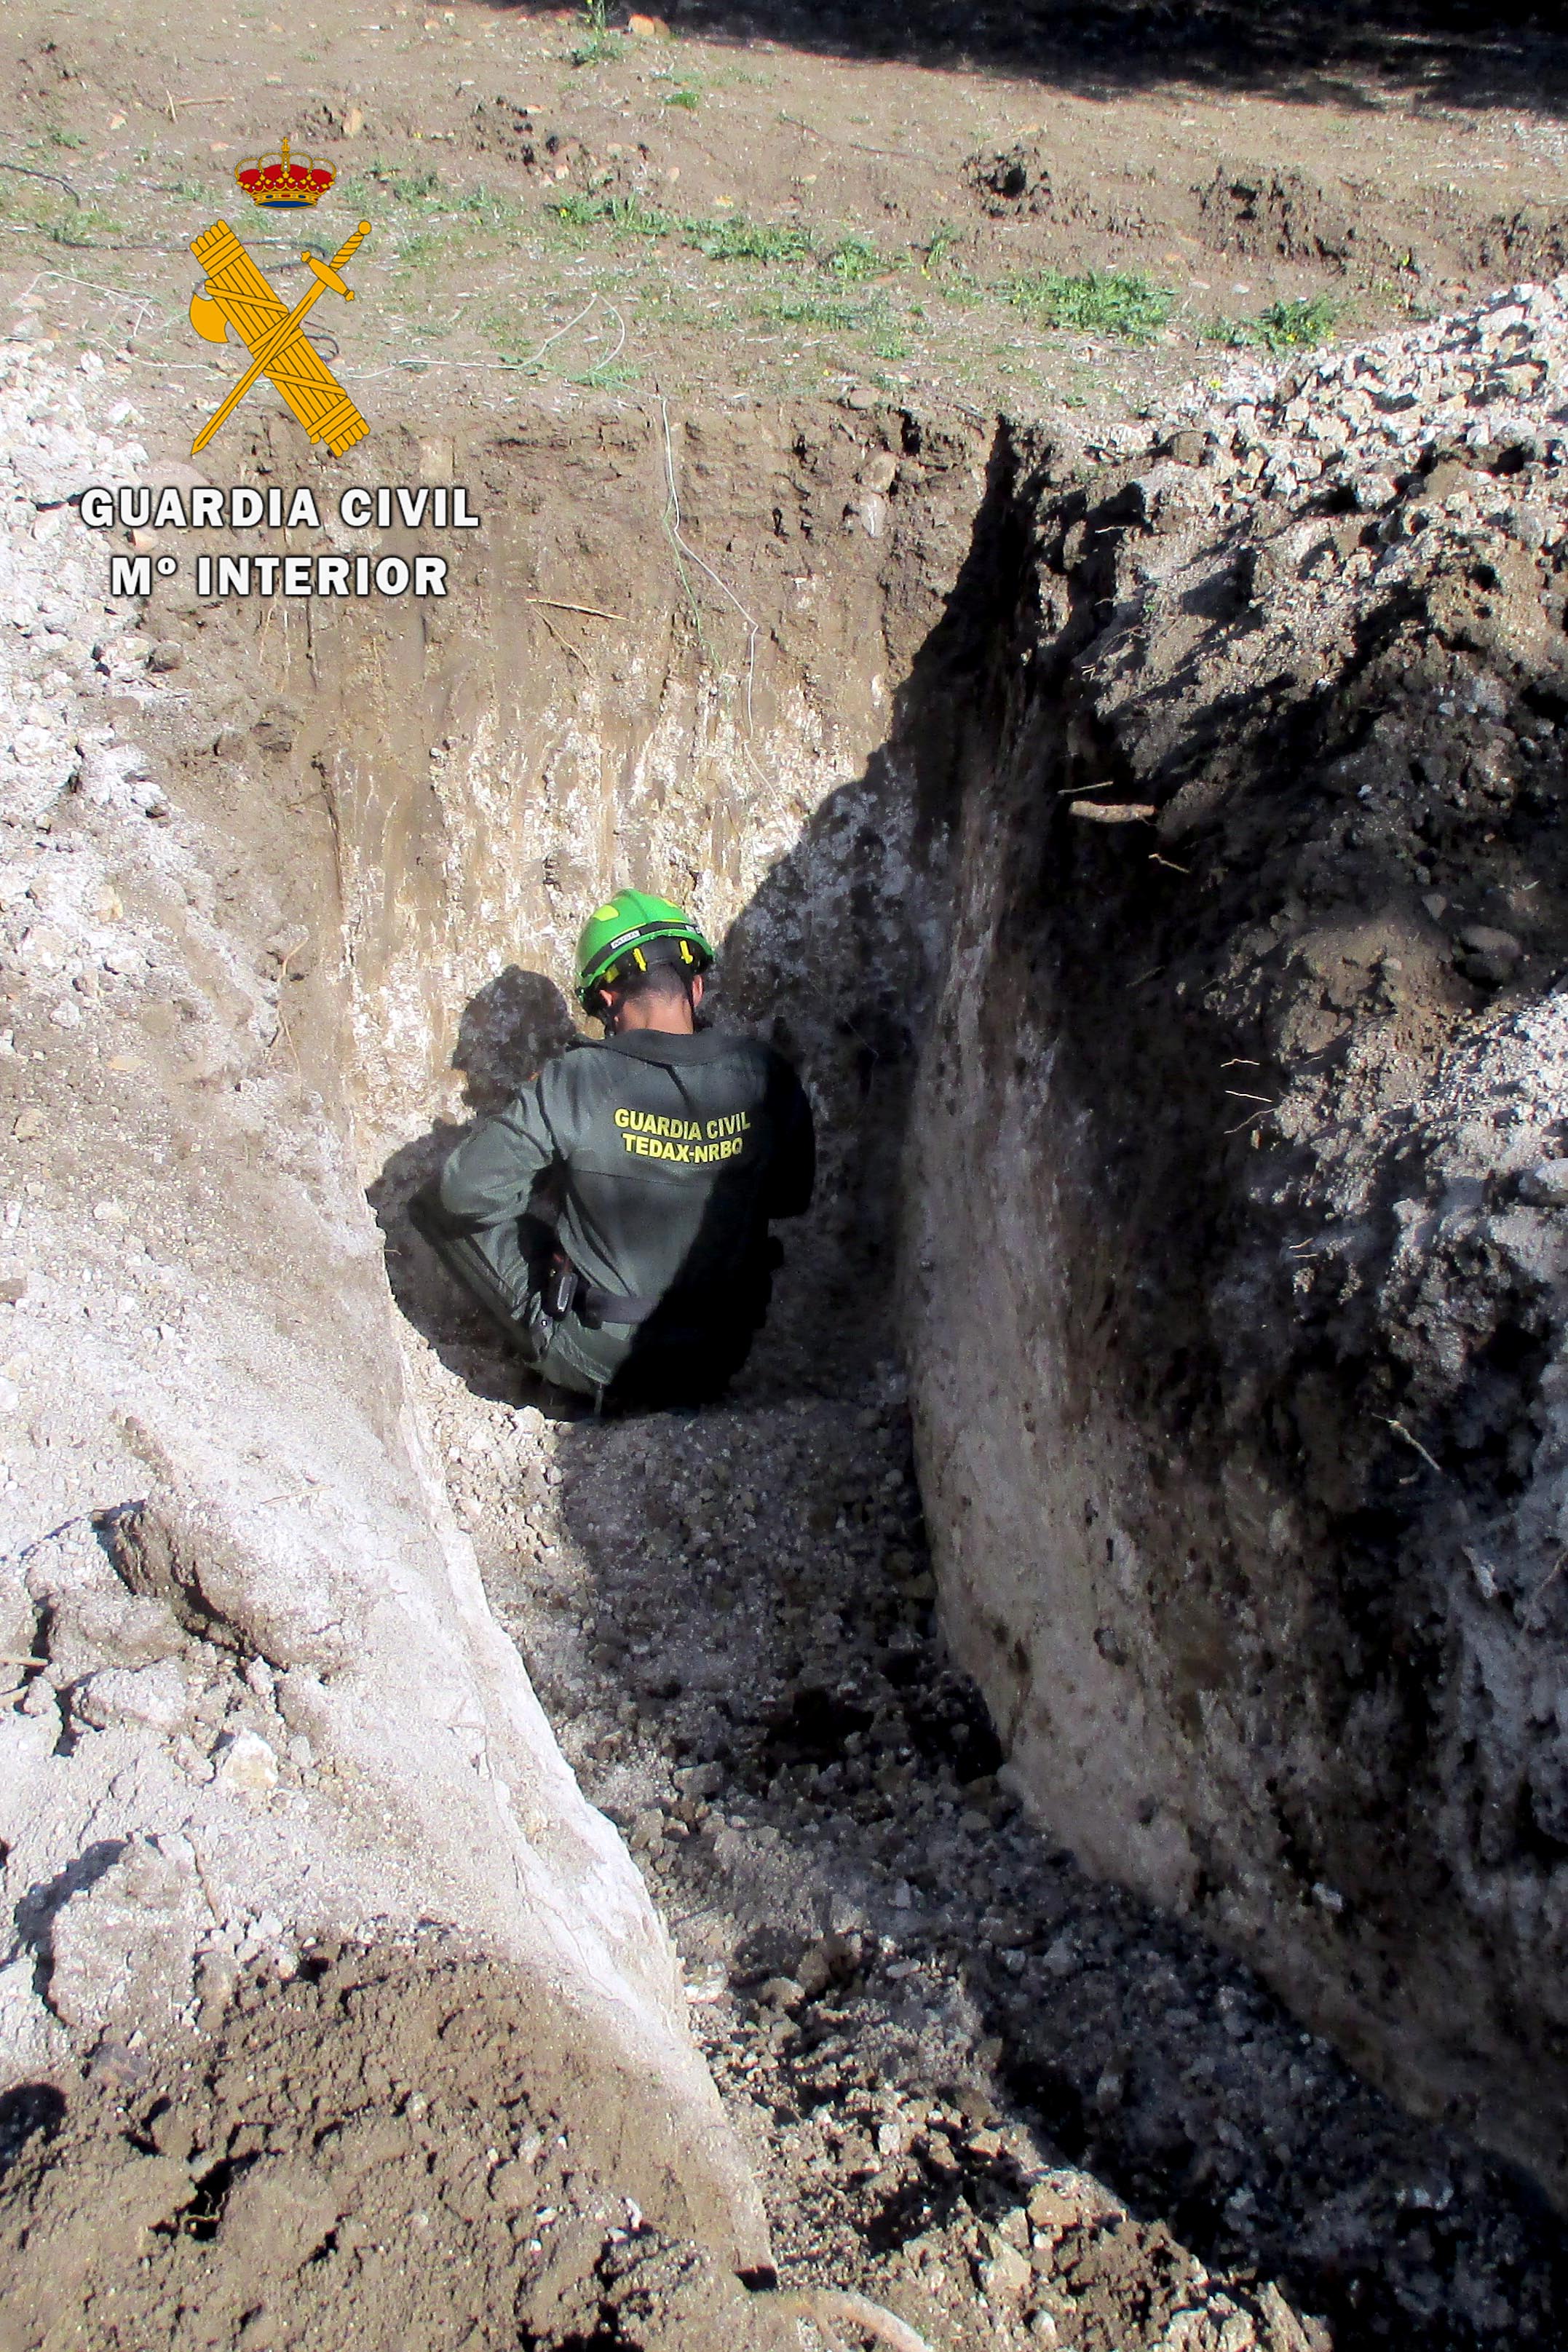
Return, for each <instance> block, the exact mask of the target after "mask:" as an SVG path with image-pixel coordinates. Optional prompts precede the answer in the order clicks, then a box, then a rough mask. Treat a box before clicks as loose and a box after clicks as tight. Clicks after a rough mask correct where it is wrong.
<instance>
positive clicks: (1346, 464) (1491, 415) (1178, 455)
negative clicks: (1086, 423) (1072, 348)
mask: <svg viewBox="0 0 1568 2352" xmlns="http://www.w3.org/2000/svg"><path fill="white" fill-rule="evenodd" d="M1216 392H1217V394H1218V396H1217V398H1216V397H1215V393H1216ZM1149 440H1150V436H1149V430H1148V426H1147V425H1137V424H1130V425H1122V426H1121V427H1120V428H1118V430H1117V431H1116V432H1115V433H1114V434H1110V435H1106V436H1102V437H1101V438H1100V439H1099V440H1097V441H1095V442H1093V443H1091V444H1090V445H1089V454H1090V455H1091V456H1100V457H1119V458H1120V457H1131V456H1132V455H1134V454H1135V453H1136V452H1137V451H1139V450H1140V449H1142V448H1145V447H1147V446H1149ZM1154 443H1155V446H1157V447H1159V448H1160V449H1162V451H1163V453H1164V454H1167V455H1169V456H1170V457H1173V458H1175V459H1176V460H1177V462H1178V463H1181V464H1184V465H1189V466H1203V467H1206V468H1207V469H1208V470H1209V471H1210V473H1211V474H1212V476H1213V480H1214V487H1215V490H1216V492H1217V491H1219V490H1221V489H1223V490H1224V491H1226V492H1227V493H1228V494H1229V495H1230V496H1231V497H1233V498H1235V497H1262V498H1265V499H1291V498H1293V497H1294V496H1295V494H1296V493H1298V492H1299V491H1302V490H1308V489H1311V490H1312V491H1313V494H1314V495H1316V496H1317V497H1320V498H1327V497H1330V496H1335V495H1338V496H1341V497H1342V498H1344V499H1347V500H1348V501H1349V502H1351V503H1352V504H1353V505H1354V506H1355V507H1357V508H1358V509H1361V510H1363V511H1366V512H1373V513H1375V512H1378V511H1381V510H1383V509H1386V508H1388V507H1390V506H1392V505H1393V504H1394V498H1395V494H1396V483H1397V479H1398V477H1399V476H1400V475H1401V474H1402V473H1408V472H1409V471H1410V470H1411V469H1412V467H1415V465H1416V464H1417V463H1418V462H1419V461H1420V459H1421V457H1422V456H1423V453H1425V452H1429V451H1431V450H1433V449H1435V448H1438V447H1441V446H1446V445H1451V446H1457V447H1462V448H1465V449H1468V450H1473V451H1477V452H1479V451H1483V450H1493V451H1499V452H1500V451H1503V450H1513V451H1515V452H1517V453H1519V457H1520V458H1521V459H1522V458H1523V457H1541V458H1544V459H1545V460H1546V461H1547V462H1548V463H1549V464H1551V465H1552V466H1561V465H1563V463H1564V462H1565V461H1568V278H1555V279H1554V280H1553V281H1552V284H1550V285H1549V286H1515V287H1510V288H1509V289H1506V290H1505V291H1503V292H1501V293H1500V294H1497V295H1495V296H1493V297H1492V298H1490V299H1489V300H1487V301H1484V302H1481V303H1479V304H1477V305H1476V306H1475V308H1474V309H1472V310H1465V311H1460V312H1457V313H1455V314H1453V315H1451V316H1445V317H1442V318H1439V319H1436V320H1433V321H1432V322H1431V323H1430V324H1429V325H1427V326H1424V327H1416V328H1413V329H1411V330H1410V331H1408V332H1407V333H1405V334H1393V335H1380V336H1379V337H1378V338H1377V339H1376V341H1373V342H1368V343H1364V344H1362V345H1360V346H1359V347H1354V346H1352V347H1351V348H1349V349H1345V350H1328V351H1323V352H1314V353H1312V354H1311V355H1310V356H1307V355H1303V356H1302V357H1300V359H1297V360H1294V361H1292V362H1289V363H1287V364H1286V365H1284V366H1281V367H1277V368H1271V367H1264V366H1260V365H1256V364H1253V363H1251V362H1248V363H1247V364H1246V365H1244V366H1241V367H1238V368H1237V369H1235V370H1233V371H1232V372H1231V373H1229V374H1228V375H1227V376H1226V378H1225V379H1224V380H1223V381H1222V382H1221V383H1219V384H1218V385H1217V386H1215V385H1212V384H1211V385H1205V384H1203V383H1197V384H1194V385H1193V386H1192V387H1191V388H1190V389H1189V390H1188V392H1187V393H1186V394H1184V397H1183V399H1182V400H1181V401H1180V402H1178V403H1177V404H1175V405H1174V406H1173V409H1172V410H1171V412H1170V413H1169V414H1168V415H1166V417H1165V418H1164V420H1163V423H1162V424H1161V425H1159V426H1158V427H1157V428H1156V432H1155V435H1154ZM1536 543H1537V544H1539V543H1540V542H1539V541H1537V542H1536Z"/></svg>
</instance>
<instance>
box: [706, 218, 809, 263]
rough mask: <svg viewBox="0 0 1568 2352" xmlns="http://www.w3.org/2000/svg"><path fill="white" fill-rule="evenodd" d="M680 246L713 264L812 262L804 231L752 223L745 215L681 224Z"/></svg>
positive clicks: (807, 234)
mask: <svg viewBox="0 0 1568 2352" xmlns="http://www.w3.org/2000/svg"><path fill="white" fill-rule="evenodd" d="M680 242H681V243H682V245H689V246H690V247H692V248H693V249H694V250H695V251H696V252H698V253H700V254H703V255H705V256H706V257H707V258H708V259H709V260H710V261H761V262H763V263H771V262H780V261H786V262H787V261H809V260H810V259H811V257H812V244H811V236H810V234H809V232H808V231H807V230H805V229H804V228H793V227H784V226H781V225H780V224H779V223H777V222H775V221H752V220H748V219H747V218H746V216H745V215H744V214H743V213H736V214H734V215H720V216H719V217H718V218H716V219H713V220H686V221H682V222H681V224H680Z"/></svg>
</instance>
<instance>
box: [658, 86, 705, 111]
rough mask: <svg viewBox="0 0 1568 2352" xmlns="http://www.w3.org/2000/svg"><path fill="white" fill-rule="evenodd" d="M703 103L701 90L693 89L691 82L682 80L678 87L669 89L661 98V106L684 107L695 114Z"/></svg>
mask: <svg viewBox="0 0 1568 2352" xmlns="http://www.w3.org/2000/svg"><path fill="white" fill-rule="evenodd" d="M701 103H702V97H701V93H700V91H699V90H695V89H692V87H691V84H690V83H689V82H682V83H681V84H680V87H679V89H667V90H666V91H665V92H664V95H663V96H662V98H661V99H660V100H659V104H660V105H661V106H680V107H684V108H685V110H686V111H687V113H688V114H695V113H696V111H697V110H698V108H699V107H700V105H701Z"/></svg>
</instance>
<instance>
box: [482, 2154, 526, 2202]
mask: <svg viewBox="0 0 1568 2352" xmlns="http://www.w3.org/2000/svg"><path fill="white" fill-rule="evenodd" d="M489 2192H490V2196H491V2198H492V2200H494V2202H495V2203H496V2204H498V2205H499V2206H500V2208H501V2210H502V2211H503V2212H508V2213H510V2212H515V2211H516V2210H518V2208H519V2207H520V2206H523V2205H531V2204H532V2202H533V2199H534V2179H533V2168H532V2166H531V2165H528V2164H522V2163H520V2162H518V2161H517V2160H516V2159H515V2158H514V2160H513V2161H512V2162H511V2163H510V2164H498V2165H497V2167H496V2168H495V2170H494V2171H493V2172H492V2173H491V2175H490V2178H489Z"/></svg>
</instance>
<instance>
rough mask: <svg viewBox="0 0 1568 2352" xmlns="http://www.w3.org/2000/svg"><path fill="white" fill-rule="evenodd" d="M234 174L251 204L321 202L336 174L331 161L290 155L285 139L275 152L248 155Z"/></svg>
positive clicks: (272, 204) (274, 204)
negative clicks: (321, 161)
mask: <svg viewBox="0 0 1568 2352" xmlns="http://www.w3.org/2000/svg"><path fill="white" fill-rule="evenodd" d="M234 176H235V179H236V181H237V184H239V186H240V187H242V188H243V189H244V190H245V193H246V194H247V196H248V197H249V198H250V200H251V203H252V204H256V205H268V206H278V207H287V206H289V205H316V204H320V202H321V198H322V197H323V196H324V195H325V194H326V193H327V190H328V189H329V188H330V187H331V184H332V182H333V181H334V180H335V179H336V178H337V176H338V175H337V173H336V172H335V171H334V170H333V169H332V166H331V164H330V163H316V162H315V161H314V160H313V159H312V158H311V157H310V156H309V155H307V156H306V157H305V158H304V159H303V161H301V160H300V158H299V157H298V156H290V155H289V142H288V141H287V139H285V140H284V141H283V142H282V144H281V146H280V147H279V151H278V152H277V154H276V155H247V157H246V158H245V160H244V162H243V163H237V164H236V165H235V170H234Z"/></svg>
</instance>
